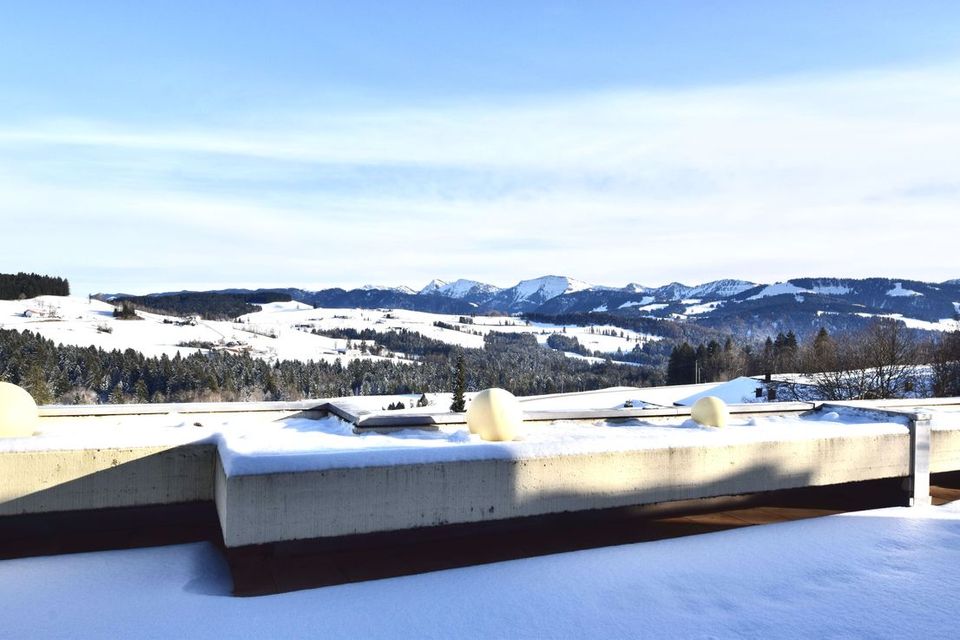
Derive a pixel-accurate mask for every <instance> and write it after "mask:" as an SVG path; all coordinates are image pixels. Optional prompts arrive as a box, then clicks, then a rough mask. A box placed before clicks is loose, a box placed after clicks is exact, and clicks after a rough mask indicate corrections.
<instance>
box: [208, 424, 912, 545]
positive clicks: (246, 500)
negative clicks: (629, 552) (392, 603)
mask: <svg viewBox="0 0 960 640" xmlns="http://www.w3.org/2000/svg"><path fill="white" fill-rule="evenodd" d="M217 466H218V470H217V474H216V488H215V496H216V500H217V509H218V513H219V515H220V521H221V525H222V528H223V533H224V540H225V542H226V544H227V546H243V545H249V544H260V543H266V542H275V541H281V540H297V539H308V538H319V537H334V536H344V535H353V534H360V533H371V532H376V531H391V530H397V529H410V528H415V527H430V526H438V525H444V524H452V523H467V522H481V521H486V520H497V519H504V518H515V517H523V516H532V515H542V514H548V513H561V512H565V511H578V510H586V509H603V508H611V507H621V506H630V505H641V504H653V503H659V502H669V501H674V500H687V499H693V498H706V497H715V496H723V495H737V494H742V493H754V492H759V491H772V490H776V489H789V488H796V487H807V486H822V485H829V484H839V483H845V482H857V481H862V480H873V479H878V478H890V477H900V476H907V475H908V474H909V472H910V448H909V437H908V436H907V435H906V434H884V435H870V434H865V435H864V436H861V437H837V438H819V439H794V440H785V441H779V442H750V443H744V444H738V445H728V446H719V447H706V446H690V447H676V448H651V449H641V450H634V451H621V452H609V453H602V454H589V455H571V456H553V457H544V458H529V459H512V460H511V459H507V460H504V459H497V460H475V461H458V462H438V463H429V464H412V465H395V466H382V467H367V468H344V469H330V470H324V471H310V472H300V473H276V474H266V475H253V476H231V477H227V476H226V475H225V474H224V473H223V470H222V468H220V465H219V462H218V463H217Z"/></svg>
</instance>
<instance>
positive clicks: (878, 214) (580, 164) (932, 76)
mask: <svg viewBox="0 0 960 640" xmlns="http://www.w3.org/2000/svg"><path fill="white" fill-rule="evenodd" d="M957 114H960V65H947V66H939V67H931V68H923V69H912V70H910V69H906V70H888V71H883V70H879V71H875V72H871V73H858V74H847V75H836V76H826V77H798V78H793V79H786V80H777V81H770V82H764V83H754V84H746V85H739V86H727V87H722V86H721V87H713V88H701V89H696V90H674V91H667V90H663V91H657V92H650V91H626V90H625V91H617V92H603V93H595V94H589V95H575V96H567V97H556V96H554V97H550V98H545V99H542V100H527V101H514V102H512V103H507V104H470V105H462V104H445V105H437V106H434V107H432V108H424V107H421V108H416V109H414V108H404V107H398V108H390V109H380V110H366V111H361V112H344V111H334V112H324V111H323V110H317V111H315V112H310V113H298V114H289V113H286V114H276V113H275V114H256V118H253V116H251V115H250V114H247V115H246V116H244V117H243V118H242V119H241V118H240V117H238V116H235V117H233V118H229V117H225V118H224V120H223V122H224V124H223V125H222V126H220V127H217V128H204V129H193V128H191V127H189V126H186V125H178V124H177V123H157V126H156V128H152V129H149V130H147V129H143V128H139V129H134V128H130V127H126V126H123V125H121V124H117V123H104V122H99V123H96V122H84V121H76V120H68V119H64V120H59V121H47V122H35V123H31V124H29V125H28V126H22V127H18V128H16V129H7V130H0V194H2V195H0V216H2V219H3V221H4V227H5V231H6V233H5V235H7V236H8V237H10V238H11V239H12V243H11V246H13V247H14V248H13V250H12V251H11V252H8V253H7V255H6V256H4V258H3V259H2V262H3V267H4V268H6V269H10V268H18V267H19V266H20V265H22V266H23V267H29V266H31V264H33V263H35V261H36V260H37V258H38V256H44V255H58V256H66V257H67V258H69V259H73V260H74V262H77V263H84V264H89V263H91V262H92V263H95V264H97V265H102V269H103V271H102V273H103V275H102V282H110V281H115V279H117V278H118V276H119V274H121V273H122V270H123V269H130V268H132V267H133V266H135V265H140V266H142V265H143V264H145V263H146V264H150V265H154V266H155V271H156V274H155V276H156V277H162V276H163V273H164V270H165V269H166V270H170V269H180V267H182V266H183V265H189V267H190V269H194V270H195V272H196V273H197V274H198V278H202V280H203V281H204V282H209V281H219V282H223V283H224V284H227V283H230V284H244V283H248V282H253V281H256V282H258V283H272V284H284V283H291V284H360V283H362V282H364V281H382V282H397V283H400V282H404V283H409V284H412V285H415V284H419V283H420V281H425V280H426V279H428V278H429V277H433V276H435V275H438V276H445V277H458V276H467V277H475V278H478V279H485V280H488V281H492V282H496V283H500V284H511V283H512V280H515V279H516V278H518V277H527V276H533V275H538V274H540V273H542V272H564V273H569V274H571V275H574V276H577V277H580V278H584V279H590V280H594V281H599V282H604V283H611V284H616V283H618V282H620V283H622V282H626V281H628V280H638V281H646V282H649V283H657V282H662V281H665V280H672V279H679V278H682V279H687V280H691V281H696V280H705V279H709V278H714V277H723V276H741V277H752V278H764V279H774V278H778V277H787V276H791V275H802V274H808V273H837V274H841V275H842V274H849V275H866V274H890V275H894V274H900V275H903V276H915V277H927V278H940V277H948V276H949V277H957V276H958V275H960V274H958V273H956V267H955V266H953V264H952V263H951V262H950V261H949V260H947V259H945V258H944V256H949V255H951V252H952V251H953V246H952V242H953V241H952V238H954V237H955V235H956V232H957V231H958V230H960V223H958V222H956V211H957V210H958V208H957V206H958V204H960V194H958V192H957V191H956V190H955V189H942V188H940V189H931V188H930V185H956V184H960V116H958V115H957ZM918 193H922V194H923V197H922V198H920V197H918V196H917V194H918ZM58 228H59V229H68V230H69V232H68V233H66V234H63V235H62V236H60V235H54V236H53V237H50V236H49V235H44V236H43V237H44V238H45V239H44V241H42V242H39V241H38V238H39V237H41V236H40V235H39V232H40V231H41V230H46V231H48V232H49V231H51V230H55V229H58ZM108 236H109V237H111V238H117V240H116V241H111V242H109V243H104V239H105V238H106V237H108ZM27 247H29V248H27ZM90 247H97V248H98V250H97V251H92V250H90ZM69 259H68V260H66V262H69ZM31 261H33V262H31ZM111 269H112V271H111ZM190 269H188V270H187V273H190V272H191V271H190ZM951 270H953V271H951ZM178 273H179V271H178ZM67 275H69V273H68V274H67ZM138 276H139V277H144V276H143V274H142V273H140V272H138ZM88 277H89V276H88ZM198 281H199V280H198ZM91 283H92V280H91ZM97 284H99V283H97ZM132 284H135V283H132ZM189 284H190V283H189V282H184V285H187V286H189ZM91 286H95V285H94V284H91ZM143 288H147V289H149V288H151V285H150V283H144V284H143Z"/></svg>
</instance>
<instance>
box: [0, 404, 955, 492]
mask: <svg viewBox="0 0 960 640" xmlns="http://www.w3.org/2000/svg"><path fill="white" fill-rule="evenodd" d="M617 391H618V392H619V391H623V390H617ZM627 391H628V394H627V398H628V399H635V400H637V401H642V400H643V397H642V395H641V394H639V393H636V390H634V392H633V393H630V392H629V390H627ZM603 396H604V394H597V396H596V397H597V399H599V398H602V397H603ZM630 396H634V398H630ZM572 399H573V400H574V402H576V403H577V405H580V406H582V404H583V402H584V401H583V400H578V399H576V398H575V397H573V398H572ZM612 400H613V398H612V397H611V396H607V397H605V398H603V402H604V406H612V407H620V406H622V405H623V400H621V399H620V398H619V396H618V398H617V403H616V404H613V402H612ZM577 405H575V406H577ZM523 406H524V408H525V409H527V410H532V409H534V408H535V404H533V403H525V404H524V405H523ZM551 406H557V405H556V403H554V404H553V405H551ZM637 406H640V405H639V404H638V405H637ZM136 422H137V425H136V428H131V426H130V418H129V417H123V416H110V417H103V418H76V419H57V420H53V421H49V420H44V421H42V422H41V426H40V429H41V430H40V432H39V434H38V435H35V436H33V437H30V438H5V439H2V440H0V452H4V451H38V450H67V449H99V448H109V447H150V446H159V445H175V444H185V443H188V442H216V443H217V444H218V448H219V451H220V457H221V459H222V461H223V466H224V470H225V471H226V473H227V475H231V476H235V475H256V474H265V473H281V472H295V471H314V470H325V469H333V468H357V467H370V466H382V465H396V464H424V463H435V462H451V461H461V460H487V459H517V458H541V457H553V456H566V455H582V454H589V453H601V452H611V451H633V450H640V449H659V448H668V447H683V446H707V447H713V446H727V445H732V444H738V443H748V442H770V441H777V440H792V439H808V438H825V437H839V436H856V435H863V434H870V435H880V434H888V433H906V430H907V427H906V426H905V420H904V421H903V423H900V422H896V421H894V420H893V419H891V420H890V421H889V422H877V421H876V420H875V419H873V418H871V417H869V416H867V415H864V414H861V413H859V412H856V411H853V410H851V411H849V412H845V413H844V414H843V415H836V414H834V415H832V416H821V415H812V416H808V417H796V416H789V417H785V416H764V417H750V418H736V417H734V418H733V419H731V421H730V423H729V425H728V426H727V427H726V428H724V429H720V430H718V429H711V428H708V427H702V426H700V425H698V424H697V423H695V422H693V421H692V420H689V419H687V418H683V417H673V418H653V419H645V420H640V419H628V420H624V419H619V420H616V421H613V422H607V421H604V420H598V421H595V422H584V421H565V420H559V421H556V422H550V423H542V422H527V423H525V424H524V426H523V430H522V432H521V435H520V437H519V438H518V439H517V440H515V441H513V442H486V441H484V440H481V439H480V438H479V436H476V435H472V434H470V432H469V430H468V429H467V427H466V425H446V426H441V427H440V428H439V430H437V431H426V430H418V429H406V430H401V431H397V432H393V433H388V434H379V433H364V434H359V435H358V434H355V433H354V432H353V427H352V425H351V424H349V423H347V422H344V421H342V420H340V419H339V418H337V417H335V416H332V415H331V416H328V417H325V418H322V419H318V420H313V419H307V418H286V419H281V420H272V419H268V418H264V417H258V416H257V415H256V414H247V415H241V416H226V417H225V416H222V415H221V416H218V415H216V414H193V415H178V414H166V415H158V416H147V417H137V419H136ZM197 423H199V425H198V424H197ZM954 424H956V423H955V422H954Z"/></svg>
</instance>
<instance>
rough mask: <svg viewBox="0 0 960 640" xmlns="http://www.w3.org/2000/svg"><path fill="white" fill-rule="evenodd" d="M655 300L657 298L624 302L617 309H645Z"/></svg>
mask: <svg viewBox="0 0 960 640" xmlns="http://www.w3.org/2000/svg"><path fill="white" fill-rule="evenodd" d="M655 299H656V298H654V297H653V296H643V297H642V298H641V299H640V300H631V301H630V302H624V303H623V304H622V305H620V306H619V307H617V308H618V309H626V308H628V307H643V306H646V305H648V304H650V303H651V302H653V301H654V300H655Z"/></svg>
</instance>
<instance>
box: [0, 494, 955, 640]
mask: <svg viewBox="0 0 960 640" xmlns="http://www.w3.org/2000/svg"><path fill="white" fill-rule="evenodd" d="M957 567H960V507H958V505H957V503H954V504H950V505H946V506H943V507H924V508H913V509H911V508H908V507H897V508H890V509H883V510H876V511H863V512H858V513H850V514H845V515H842V516H828V517H822V518H813V519H809V520H799V521H794V522H786V523H781V524H770V525H762V526H754V527H747V528H742V529H736V530H730V531H723V532H719V533H710V534H703V535H696V536H690V537H684V538H674V539H669V540H659V541H655V542H645V543H637V544H628V545H621V546H613V547H605V548H599V549H588V550H583V551H575V552H570V553H561V554H554V555H548V556H541V557H535V558H526V559H521V560H512V561H507V562H498V563H493V564H486V565H479V566H473V567H467V568H460V569H451V570H446V571H436V572H432V573H424V574H419V575H413V576H404V577H399V578H389V579H383V580H374V581H369V582H359V583H354V584H345V585H339V586H332V587H323V588H318V589H310V590H304V591H296V592H291V593H284V594H279V595H272V596H260V597H248V598H237V597H231V596H230V595H229V594H230V591H231V587H232V585H231V580H230V575H229V570H228V568H227V566H226V563H225V561H224V560H223V558H222V556H221V555H220V553H219V551H218V550H217V549H216V548H215V547H213V546H212V545H210V544H208V543H195V544H186V545H175V546H168V547H155V548H145V549H133V550H123V551H105V552H96V553H81V554H72V555H60V556H46V557H36V558H25V559H14V560H4V561H0V617H2V620H3V626H2V630H3V631H2V634H3V636H4V637H8V638H70V639H81V640H82V639H86V638H141V639H152V638H196V639H201V640H202V639H204V638H216V639H220V638H307V637H324V638H418V639H430V638H468V637H469V638H476V639H486V638H519V639H526V638H538V639H539V638H598V639H604V640H608V639H619V638H668V639H669V638H724V639H726V638H864V639H866V638H870V639H887V638H889V639H897V640H899V639H901V638H924V639H939V638H943V639H946V638H955V637H957V614H956V610H955V609H953V607H952V606H950V604H949V603H950V602H951V599H950V598H951V595H952V594H955V593H957V591H958V589H960V570H958V569H957Z"/></svg>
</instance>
